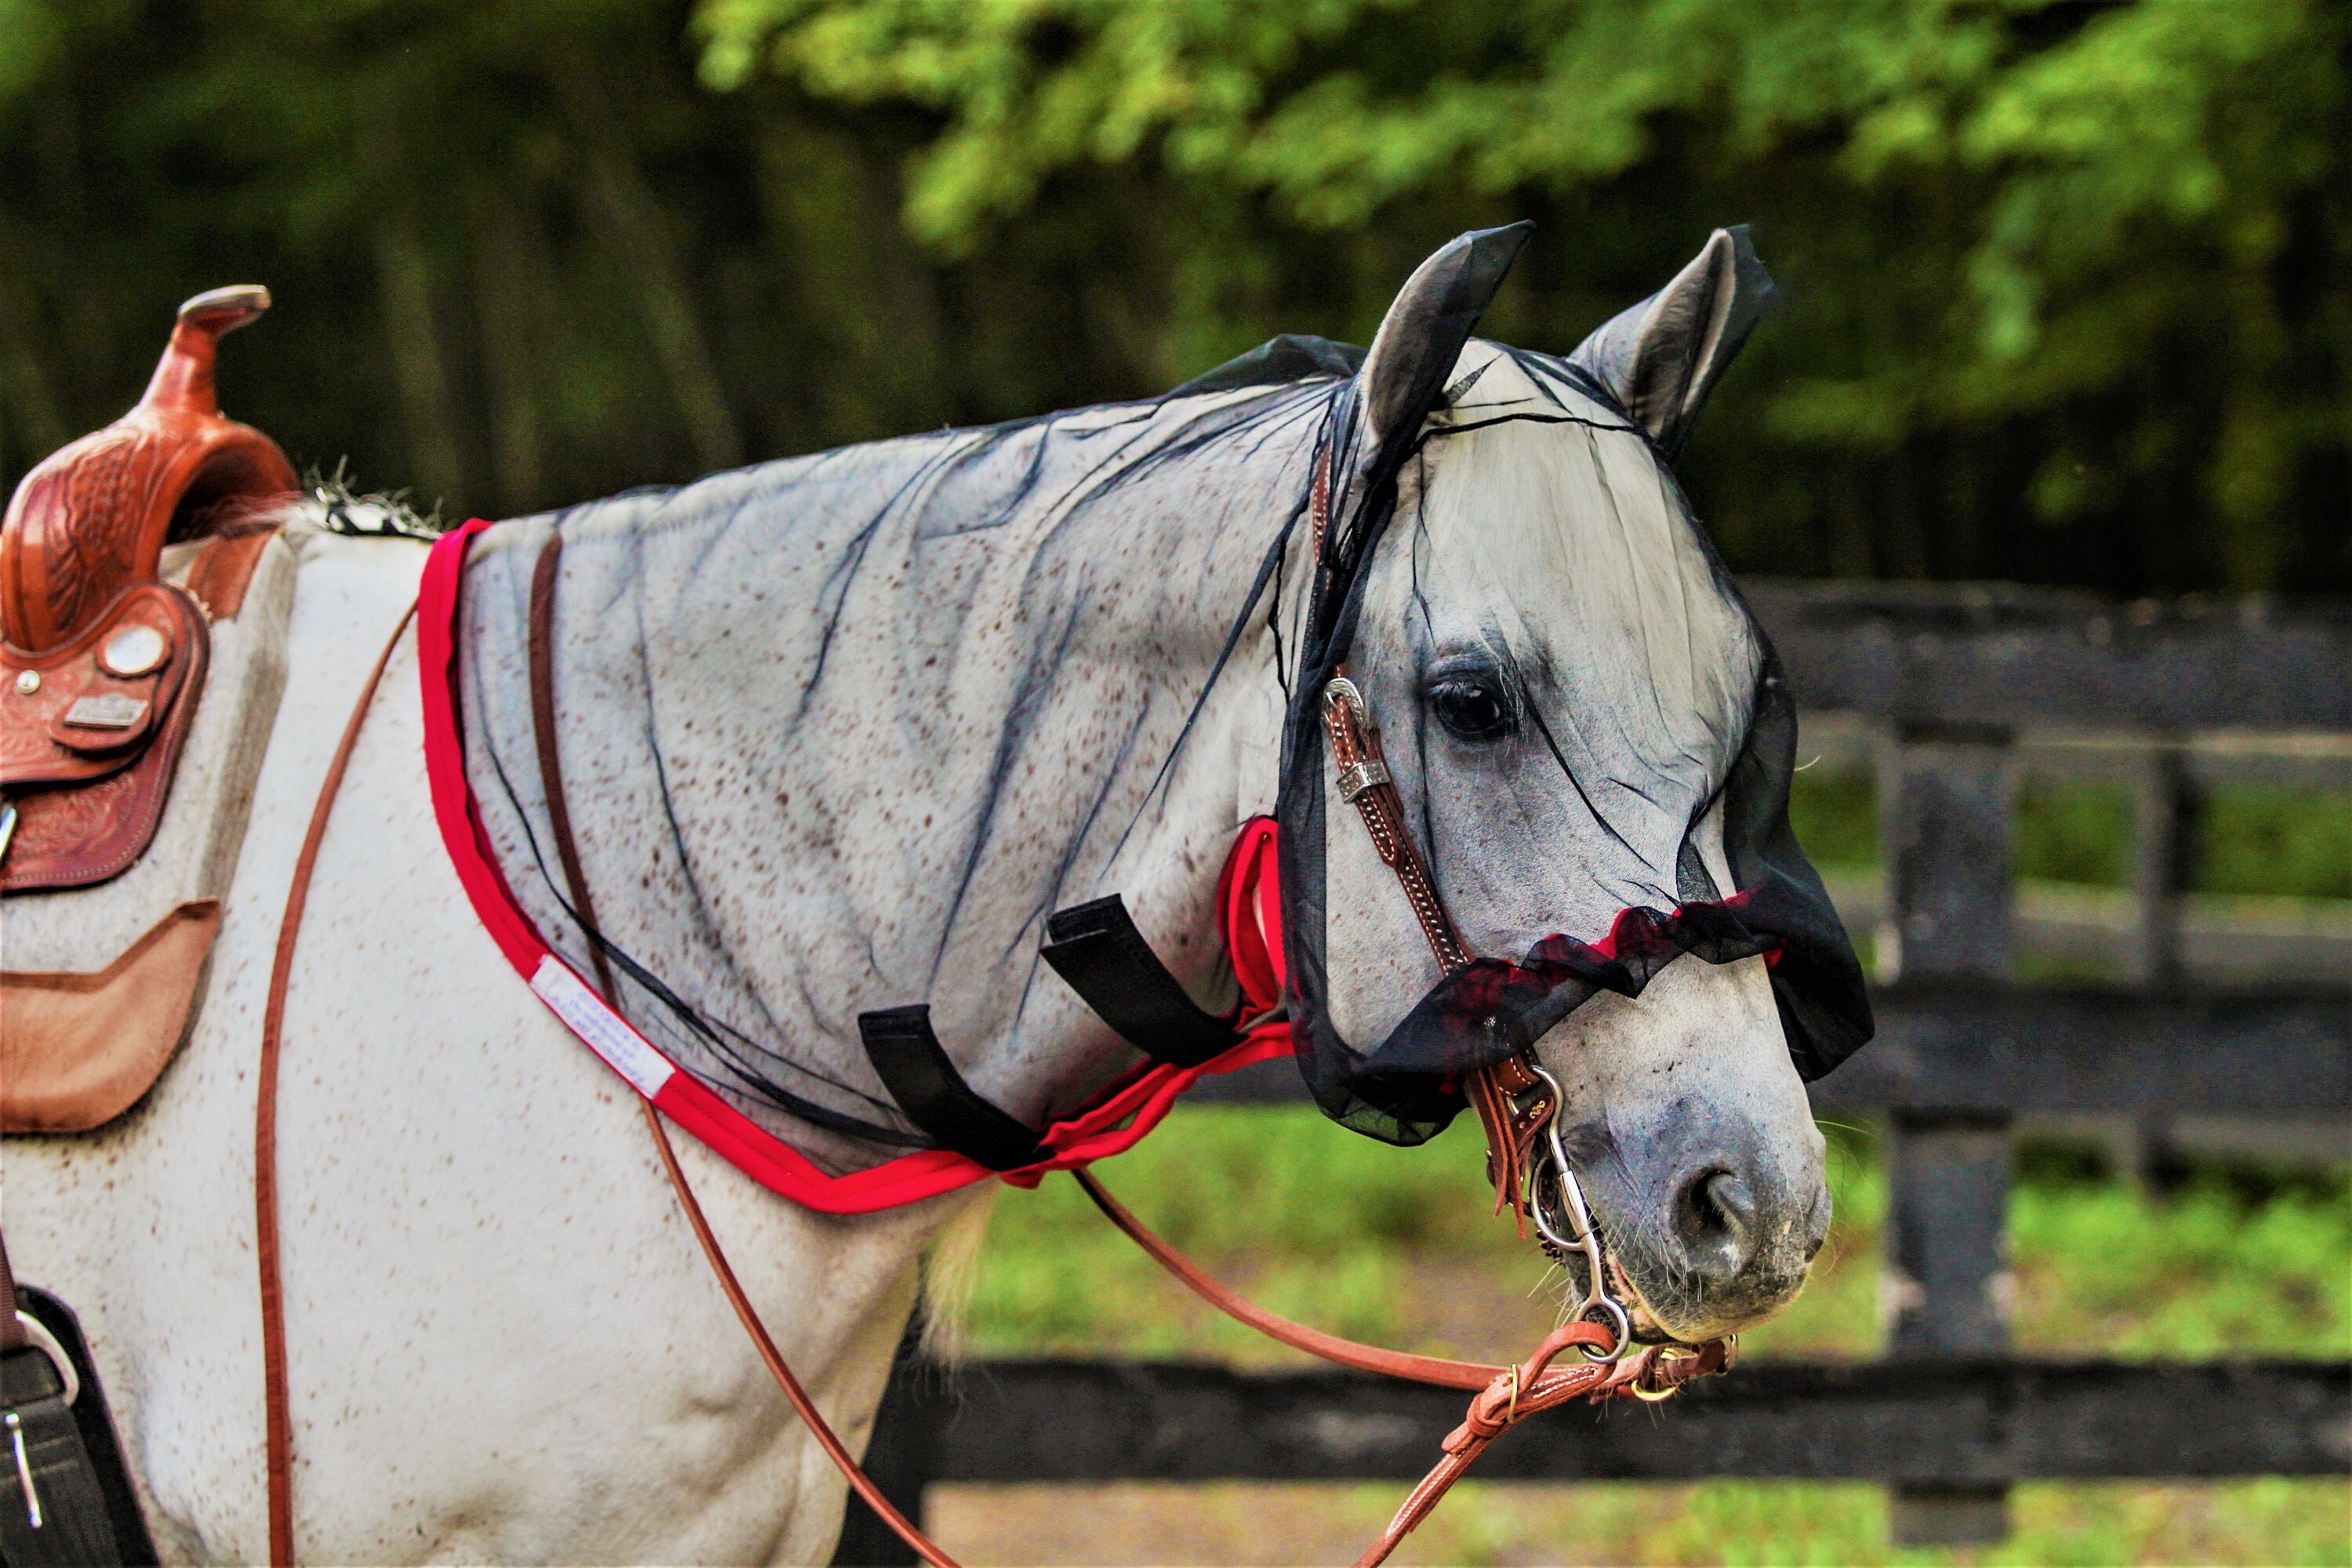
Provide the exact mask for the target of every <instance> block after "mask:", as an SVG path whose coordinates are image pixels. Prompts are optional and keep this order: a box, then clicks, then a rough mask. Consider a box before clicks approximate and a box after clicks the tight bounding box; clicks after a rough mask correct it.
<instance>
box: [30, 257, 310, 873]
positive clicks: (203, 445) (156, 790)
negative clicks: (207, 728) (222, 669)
mask: <svg viewBox="0 0 2352 1568" xmlns="http://www.w3.org/2000/svg"><path fill="white" fill-rule="evenodd" d="M268 308H269V291H268V289H263V288H260V287H258V286H257V285H242V286H239V287H236V288H229V289H214V290H212V291H211V292H209V293H205V294H199V295H197V296H196V297H195V298H194V299H193V300H189V301H188V302H187V303H186V304H184V305H183V306H181V307H180V313H179V321H178V324H177V325H176V326H175V327H174V328H173V332H172V340H171V343H170V345H169V346H168V347H166V348H165V349H164V351H163V359H162V360H161V361H160V362H159V363H157V364H156V366H155V374H154V377H153V379H152V380H151V381H150V382H149V383H148V384H147V391H146V394H145V395H144V396H142V397H141V398H140V400H139V404H138V406H137V407H135V408H133V409H131V412H130V413H128V414H126V415H124V416H122V417H121V418H120V419H118V420H116V421H115V422H114V423H113V424H111V425H110V426H107V427H106V428H104V429H103V430H100V431H97V432H95V433H93V434H91V435H89V436H85V437H82V438H81V439H80V440H79V441H76V442H74V443H73V444H72V445H70V446H68V447H64V448H62V449H60V450H58V451H57V452H55V453H53V454H51V455H50V456H49V457H48V458H46V459H45V460H44V461H42V462H41V463H40V464H39V465H38V466H37V467H36V468H34V469H33V470H32V471H31V472H30V473H28V474H26V476H25V479H24V482H23V483H22V484H20V485H18V486H17V487H16V495H15V497H14V498H13V499H12V500H10V501H9V503H8V511H7V516H6V519H5V522H0V893H20V892H28V891H32V890H36V889H66V888H79V887H86V886H88V885H89V884H91V883H94V882H101V881H104V880H106V879H108V878H110V877H113V876H116V875H118V874H119V873H121V871H123V870H125V869H126V868H129V867H130V866H131V864H132V863H133V862H135V861H136V860H137V859H138V858H139V857H140V855H141V854H142V852H143V851H144V850H145V849H146V847H147V846H148V843H149V842H150V841H151V840H152V838H153V837H154V835H155V829H156V826H157V824H158V823H159V822H160V821H161V820H162V817H163V801H164V796H165V795H166V794H167V793H168V792H169V790H170V788H171V784H172V773H173V766H174V764H175V763H177V762H178V760H179V755H180V750H181V747H182V745H183V743H184V742H185V741H186V739H187V734H188V727H189V725H190V723H191V721H193V719H194V714H195V710H196V704H197V702H198V701H199V700H201V698H202V697H203V695H204V688H205V668H206V666H207V663H208V661H209V658H210V653H211V639H210V636H209V633H208V631H207V622H208V621H209V620H210V619H212V618H213V617H215V616H222V615H234V614H236V602H235V601H236V600H237V599H239V598H241V597H242V596H243V592H244V585H245V582H246V580H247V576H248V575H249V574H250V573H251V572H252V569H253V565H254V563H255V561H256V560H257V558H258V556H259V554H260V552H261V548H262V546H264V545H265V544H267V543H268V531H266V530H257V529H255V528H253V527H251V526H250V525H249V524H247V522H246V521H245V519H246V518H247V514H249V513H250V512H251V511H252V510H253V509H254V508H255V506H256V505H257V503H262V502H267V501H269V500H277V499H278V498H280V497H282V496H284V495H285V494H286V493H287V492H288V491H290V490H292V489H294V488H295V477H294V469H293V467H292V466H291V465H290V464H289V463H288V462H287V460H286V455H285V454H284V453H283V452H281V451H279V450H278V446H277V443H275V442H273V441H272V440H270V439H269V437H267V436H264V435H263V434H262V433H261V432H260V431H258V430H256V429H254V428H253V427H252V426H248V425H240V424H238V423H237V422H236V421H235V420H233V419H229V418H226V417H225V416H223V415H222V414H221V412H220V404H219V399H218V396H217V395H216V393H215V388H214V383H213V363H214V357H215V353H216V350H217V346H218V342H219V339H220V335H221V334H222V333H224V332H226V331H234V330H235V329H236V328H238V327H241V326H243V325H245V324H246V323H247V321H252V320H253V319H254V318H255V317H257V316H258V315H260V314H261V313H262V311H264V310H268ZM191 540H205V541H207V542H206V543H205V545H204V547H203V550H202V551H201V552H200V553H199V555H198V557H197V560H196V563H195V564H194V567H193V568H192V569H191V571H190V573H189V575H188V578H187V583H186V586H184V587H183V586H180V585H178V584H173V583H168V582H165V581H163V577H162V575H161V574H160V570H159V569H160V566H161V563H162V558H163V548H164V546H165V545H166V544H167V543H177V542H183V541H191Z"/></svg>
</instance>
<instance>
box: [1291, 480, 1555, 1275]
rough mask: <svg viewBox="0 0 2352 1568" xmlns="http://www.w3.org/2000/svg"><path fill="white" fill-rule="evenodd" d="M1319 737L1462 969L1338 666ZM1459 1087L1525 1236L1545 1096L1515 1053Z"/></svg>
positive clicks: (1313, 522) (1440, 953)
mask: <svg viewBox="0 0 2352 1568" xmlns="http://www.w3.org/2000/svg"><path fill="white" fill-rule="evenodd" d="M1330 464H1331V457H1330V452H1329V450H1328V448H1327V449H1326V450H1325V451H1324V453H1323V455H1322V457H1321V458H1318V460H1317V465H1316V474H1315V484H1314V490H1313V495H1312V499H1311V500H1309V502H1308V512H1309V526H1310V528H1311V531H1312V536H1313V538H1314V541H1315V550H1316V553H1317V555H1318V557H1319V556H1320V555H1321V553H1322V549H1323V540H1324V537H1325V535H1326V533H1327V532H1328V530H1329V524H1330V508H1331V469H1330ZM1323 730H1324V733H1325V734H1326V735H1327V736H1328V738H1329V740H1330V742H1331V761H1332V763H1333V764H1334V765H1335V766H1336V767H1337V768H1338V769H1339V798H1340V799H1341V800H1342V801H1344V802H1346V803H1347V804H1348V805H1352V806H1354V807H1355V808H1356V814H1357V816H1360V817H1361V818H1362V819H1363V824H1364V831H1365V832H1366V833H1367V834H1369V835H1370V837H1371V840H1372V847H1373V849H1374V851H1375V852H1377V853H1378V854H1379V856H1380V858H1381V864H1382V865H1384V866H1386V867H1387V868H1389V869H1390V870H1391V871H1393V872H1394V873H1395V874H1396V879H1397V885H1398V886H1399V887H1400V888H1402V889H1403V890H1404V896H1405V901H1406V902H1407V903H1408V904H1410V905H1411V906H1412V913H1413V919H1414V920H1416V921H1419V922H1420V924H1421V934H1422V936H1423V938H1424V939H1425V940H1426V941H1427V942H1428V943H1429V951H1430V952H1432V953H1433V954H1434V955H1435V957H1436V959H1437V964H1438V967H1439V968H1440V969H1441V970H1443V971H1444V973H1447V974H1449V975H1450V974H1454V973H1459V972H1460V971H1462V970H1464V969H1466V968H1468V967H1469V964H1470V959H1471V953H1470V949H1469V946H1468V944H1467V943H1465V942H1464V941H1463V940H1462V931H1461V928H1460V927H1458V926H1456V925H1455V924H1454V918H1453V917H1452V916H1451V915H1449V914H1447V913H1446V910H1445V900H1444V899H1442V898H1440V897H1439V896H1438V892H1437V882H1436V879H1434V878H1433V877H1431V875H1430V874H1429V866H1428V863H1427V862H1426V861H1424V860H1423V858H1422V854H1421V847H1420V846H1419V845H1417V844H1416V843H1415V842H1414V841H1413V837H1412V829H1411V828H1410V827H1409V826H1406V823H1405V816H1404V802H1403V801H1402V799H1401V798H1400V797H1399V796H1398V795H1397V789H1396V781H1395V780H1394V778H1392V777H1391V775H1390V773H1389V767H1388V759H1387V758H1386V756H1385V755H1383V754H1382V752H1381V731H1380V726H1379V725H1378V724H1375V723H1374V722H1373V721H1372V715H1371V709H1370V706H1369V705H1368V704H1367V703H1366V702H1365V700H1364V694H1363V692H1362V691H1361V690H1360V689H1359V688H1358V687H1357V685H1356V683H1355V682H1354V681H1353V680H1351V679H1349V678H1348V667H1347V666H1346V665H1345V664H1342V665H1340V666H1339V667H1338V668H1337V669H1336V670H1335V671H1334V672H1333V674H1332V677H1331V679H1330V680H1329V681H1328V683H1327V684H1326V685H1325V686H1324V688H1323ZM1463 1089H1464V1093H1465V1095H1467V1097H1468V1098H1469V1100H1470V1103H1471V1104H1472V1105H1473V1106H1474V1107H1475V1108H1476V1110H1477V1112H1478V1121H1479V1123H1480V1125H1481V1126H1482V1127H1484V1128H1485V1130H1486V1179H1487V1180H1488V1181H1489V1182H1491V1183H1493V1184H1494V1187H1495V1212H1496V1213H1497V1214H1500V1213H1501V1212H1502V1211H1503V1210H1504V1209H1505V1208H1508V1209H1510V1211H1511V1214H1512V1216H1513V1219H1514V1220H1515V1222H1516V1223H1517V1226H1518V1227H1519V1234H1520V1235H1522V1236H1524V1235H1526V1234H1527V1180H1526V1176H1527V1165H1528V1155H1529V1153H1530V1152H1531V1150H1532V1149H1533V1147H1534V1144H1535V1141H1536V1138H1537V1136H1538V1134H1539V1133H1540V1132H1541V1131H1543V1127H1544V1124H1545V1122H1546V1121H1549V1119H1550V1117H1551V1114H1552V1110H1553V1109H1554V1108H1553V1106H1552V1103H1551V1094H1550V1089H1549V1086H1547V1085H1546V1083H1545V1082H1544V1080H1543V1079H1542V1078H1541V1077H1540V1076H1538V1074H1537V1073H1536V1072H1535V1071H1534V1069H1533V1068H1532V1066H1531V1064H1529V1063H1528V1062H1526V1061H1525V1060H1523V1059H1522V1058H1519V1057H1516V1056H1515V1057H1511V1058H1507V1059H1506V1060H1504V1061H1501V1062H1498V1063H1496V1065H1494V1066H1493V1067H1487V1068H1479V1069H1478V1070H1477V1071H1475V1072H1474V1073H1472V1074H1471V1075H1470V1076H1469V1079H1468V1080H1467V1081H1466V1082H1465V1084H1464V1086H1463Z"/></svg>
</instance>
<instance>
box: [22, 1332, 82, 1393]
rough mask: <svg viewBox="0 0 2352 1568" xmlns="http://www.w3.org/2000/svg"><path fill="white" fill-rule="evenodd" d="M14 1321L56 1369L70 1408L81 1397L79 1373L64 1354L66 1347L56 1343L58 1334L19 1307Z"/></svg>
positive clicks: (71, 1359) (70, 1359)
mask: <svg viewBox="0 0 2352 1568" xmlns="http://www.w3.org/2000/svg"><path fill="white" fill-rule="evenodd" d="M16 1323H17V1326H18V1327H20V1328H22V1329H23V1330H24V1331H25V1337H26V1339H28V1340H30V1341H32V1342H33V1348H34V1349H35V1350H37V1351H39V1352H41V1353H42V1354H43V1355H45V1356H47V1357H48V1358H49V1364H50V1365H51V1366H53V1367H56V1368H57V1369H58V1382H59V1383H61V1384H65V1393H64V1394H63V1395H62V1397H63V1398H64V1400H65V1405H66V1408H67V1409H68V1410H70V1409H72V1408H73V1403H74V1401H75V1400H77V1399H79V1398H80V1397H81V1373H78V1372H76V1371H75V1370H74V1363H73V1357H71V1356H69V1355H68V1354H66V1347H65V1346H63V1345H61V1344H59V1343H58V1336H57V1335H55V1334H53V1333H51V1332H49V1329H48V1325H47V1324H46V1323H44V1322H42V1321H41V1320H40V1319H38V1318H37V1317H35V1316H33V1314H32V1313H30V1312H27V1311H26V1310H24V1309H23V1308H21V1307H20V1308H18V1309H17V1310H16Z"/></svg>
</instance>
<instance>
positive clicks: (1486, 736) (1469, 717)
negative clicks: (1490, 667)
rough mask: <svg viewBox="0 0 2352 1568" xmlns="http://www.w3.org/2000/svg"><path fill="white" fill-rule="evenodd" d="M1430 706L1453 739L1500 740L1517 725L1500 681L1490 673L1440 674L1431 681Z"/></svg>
mask: <svg viewBox="0 0 2352 1568" xmlns="http://www.w3.org/2000/svg"><path fill="white" fill-rule="evenodd" d="M1429 706H1430V708H1431V710H1433V711H1434V712H1435V713H1436V715H1437V721H1438V722H1439V723H1441V724H1443V725H1444V726H1445V728H1446V729H1447V730H1448V731H1451V732H1452V733H1453V735H1454V738H1455V739H1456V740H1462V741H1499V740H1501V739H1502V738H1503V737H1504V736H1506V735H1508V734H1509V733H1510V732H1511V731H1514V730H1516V729H1517V728H1518V722H1517V719H1516V717H1515V716H1514V715H1513V714H1512V712H1511V704H1510V700H1509V699H1507V697H1505V696H1504V694H1503V684H1502V682H1501V681H1500V680H1499V679H1496V677H1495V676H1493V675H1490V674H1484V673H1481V674H1460V675H1443V676H1440V677H1439V678H1438V679H1435V680H1433V681H1432V682H1430V686H1429Z"/></svg>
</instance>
